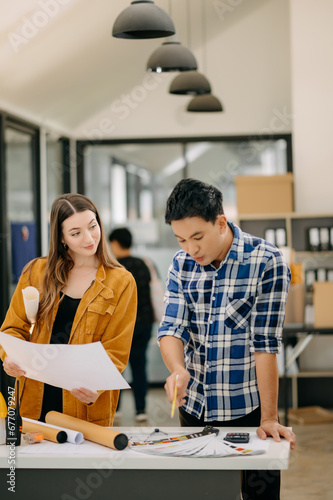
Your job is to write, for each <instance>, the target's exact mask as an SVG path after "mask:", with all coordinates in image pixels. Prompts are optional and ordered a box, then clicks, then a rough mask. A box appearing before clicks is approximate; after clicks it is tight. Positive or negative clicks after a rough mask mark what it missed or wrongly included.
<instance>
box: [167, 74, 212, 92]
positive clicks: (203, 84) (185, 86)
mask: <svg viewBox="0 0 333 500" xmlns="http://www.w3.org/2000/svg"><path fill="white" fill-rule="evenodd" d="M169 92H170V94H176V95H202V94H210V92H211V86H210V83H209V81H208V80H207V78H206V77H205V76H204V75H203V74H202V73H199V72H198V71H184V72H183V73H181V74H180V75H177V76H176V78H174V79H173V80H172V82H171V85H170V88H169Z"/></svg>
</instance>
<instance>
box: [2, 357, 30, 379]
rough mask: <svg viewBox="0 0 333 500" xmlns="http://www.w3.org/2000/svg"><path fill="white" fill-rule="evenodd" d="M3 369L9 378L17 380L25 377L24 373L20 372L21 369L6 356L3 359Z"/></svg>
mask: <svg viewBox="0 0 333 500" xmlns="http://www.w3.org/2000/svg"><path fill="white" fill-rule="evenodd" d="M3 369H4V370H5V372H6V373H7V375H9V376H10V377H15V378H18V377H22V376H23V375H25V371H23V370H21V368H20V367H19V366H18V365H17V364H16V363H14V362H13V361H11V360H10V358H8V356H7V357H6V358H5V360H4V362H3Z"/></svg>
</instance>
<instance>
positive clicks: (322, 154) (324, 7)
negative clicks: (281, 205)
mask: <svg viewBox="0 0 333 500" xmlns="http://www.w3.org/2000/svg"><path fill="white" fill-rule="evenodd" d="M290 19H291V61H292V113H293V151H294V172H295V198H296V210H297V211H300V212H313V213H320V212H331V213H332V211H333V196H332V195H333V187H332V185H333V182H332V181H333V175H332V168H333V146H332V143H333V141H332V115H333V62H332V47H333V30H332V19H333V2H332V0H290Z"/></svg>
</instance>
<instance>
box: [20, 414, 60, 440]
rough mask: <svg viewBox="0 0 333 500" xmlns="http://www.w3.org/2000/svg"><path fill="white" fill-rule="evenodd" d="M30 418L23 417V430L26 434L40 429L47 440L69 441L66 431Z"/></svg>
mask: <svg viewBox="0 0 333 500" xmlns="http://www.w3.org/2000/svg"><path fill="white" fill-rule="evenodd" d="M28 420H29V419H28ZM28 420H27V419H26V418H24V417H22V432H23V433H24V434H26V433H27V432H31V431H38V432H41V433H42V434H43V436H44V439H46V440H47V441H53V443H65V442H66V441H67V433H66V432H65V431H63V430H59V429H54V428H52V427H49V426H45V425H42V422H37V421H33V420H31V421H28Z"/></svg>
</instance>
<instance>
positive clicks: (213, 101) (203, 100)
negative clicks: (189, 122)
mask: <svg viewBox="0 0 333 500" xmlns="http://www.w3.org/2000/svg"><path fill="white" fill-rule="evenodd" d="M187 111H190V112H197V113H205V112H208V113H212V112H214V111H216V112H217V111H223V106H222V104H221V102H220V101H219V99H218V98H217V97H215V96H213V95H212V94H203V95H197V96H195V97H193V99H192V100H191V101H190V102H189V104H188V106H187Z"/></svg>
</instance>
